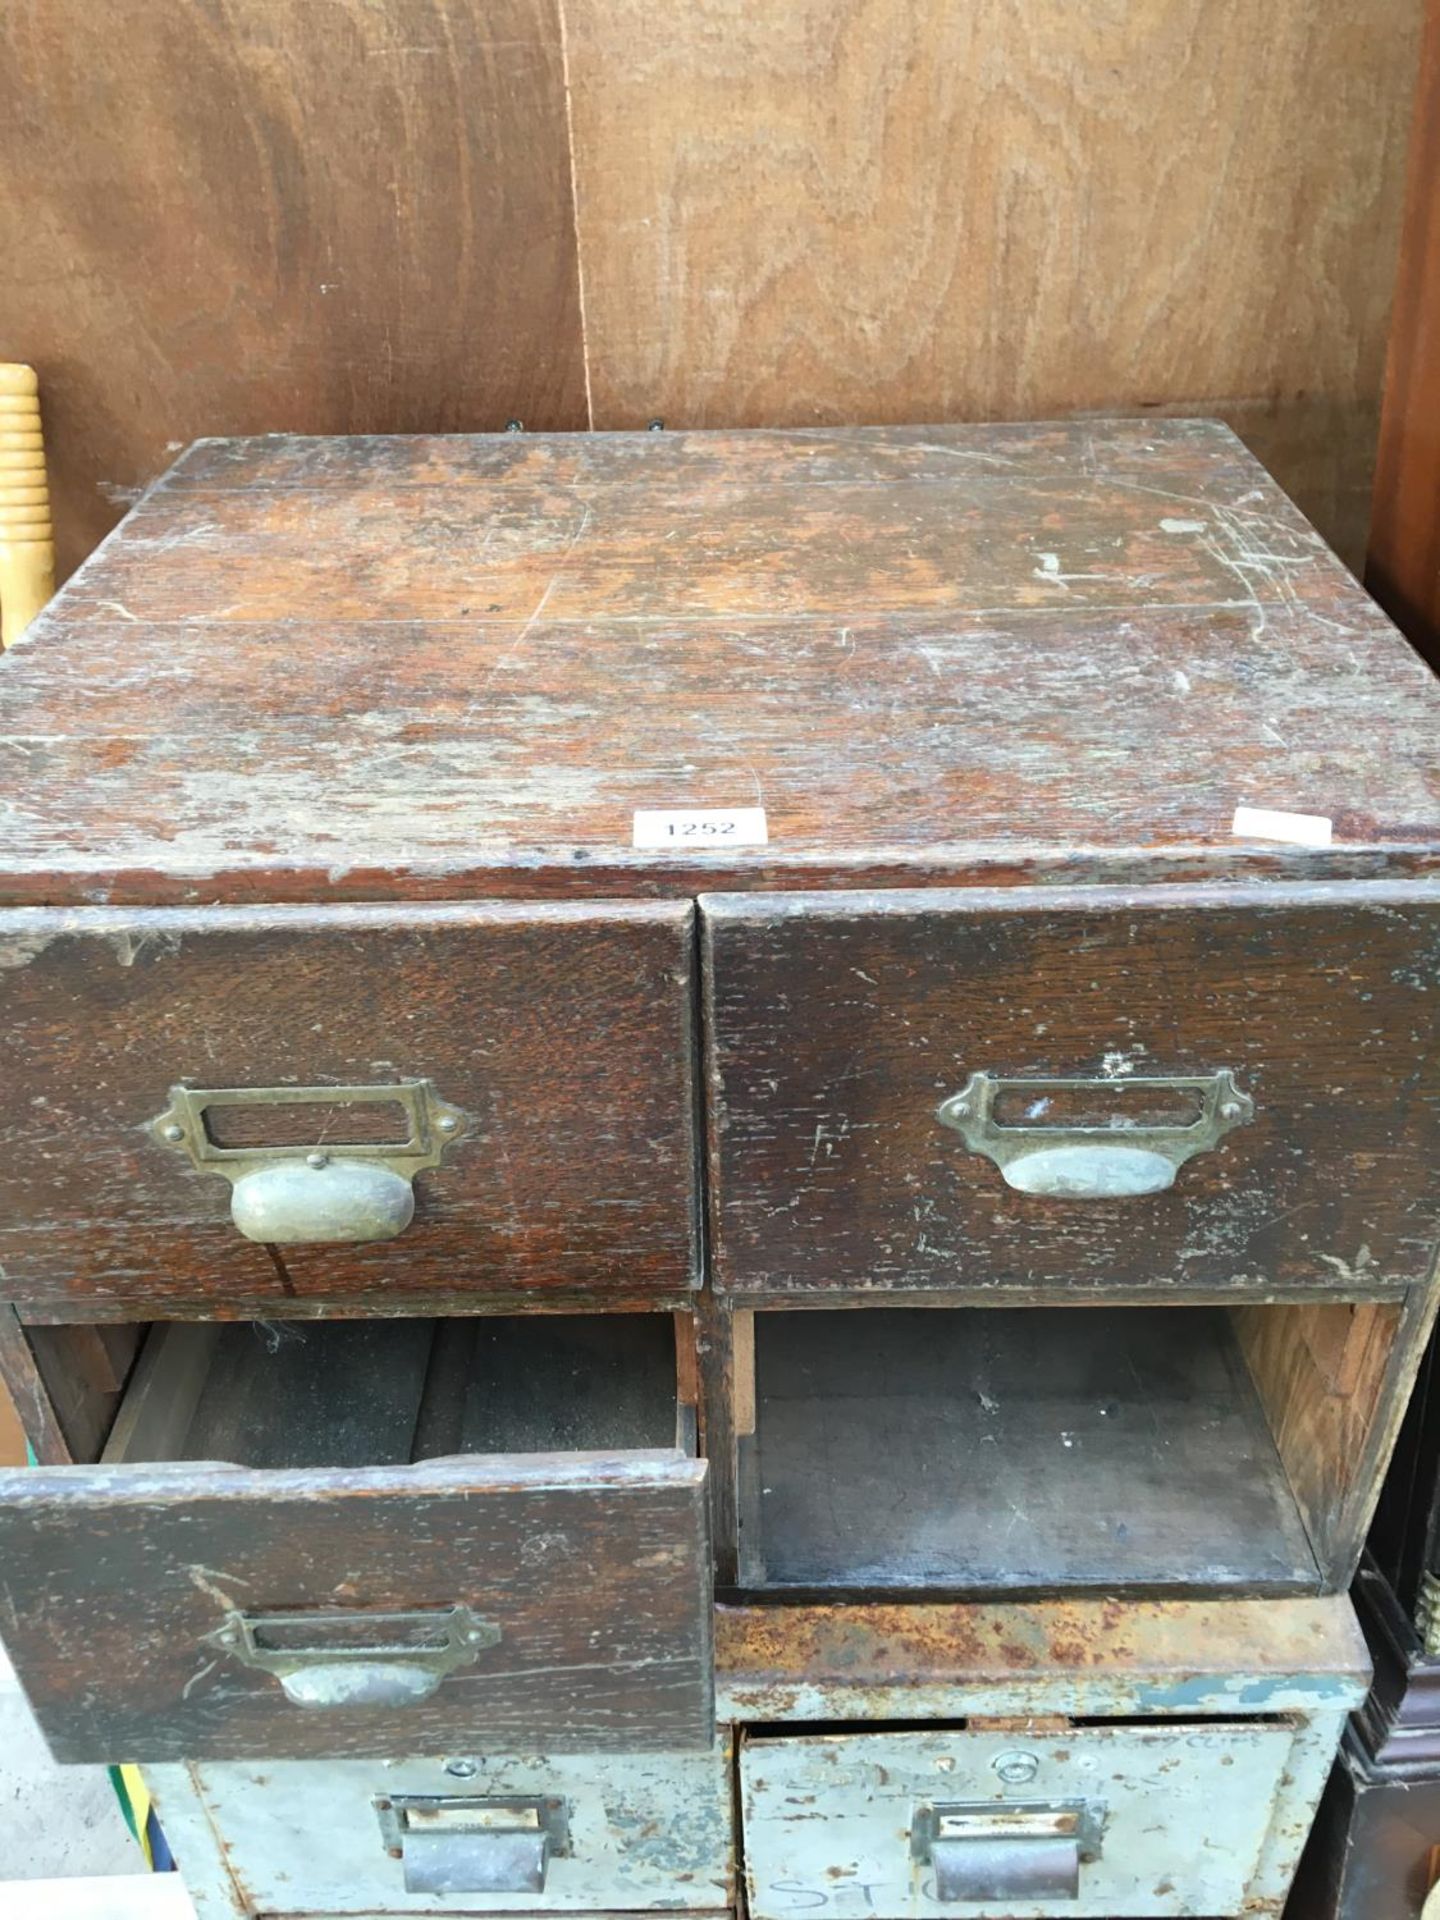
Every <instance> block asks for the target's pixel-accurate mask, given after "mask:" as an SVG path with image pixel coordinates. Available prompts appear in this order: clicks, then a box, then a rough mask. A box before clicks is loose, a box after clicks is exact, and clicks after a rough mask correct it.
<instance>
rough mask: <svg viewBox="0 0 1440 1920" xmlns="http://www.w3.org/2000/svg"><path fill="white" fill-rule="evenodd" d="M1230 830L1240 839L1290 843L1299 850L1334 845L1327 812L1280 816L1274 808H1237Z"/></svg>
mask: <svg viewBox="0 0 1440 1920" xmlns="http://www.w3.org/2000/svg"><path fill="white" fill-rule="evenodd" d="M1230 831H1231V832H1232V833H1233V834H1234V835H1235V837H1236V839H1237V840H1288V841H1289V842H1290V844H1291V845H1292V846H1297V847H1328V846H1329V845H1330V821H1329V819H1328V817H1327V816H1326V815H1325V814H1323V813H1277V812H1276V811H1275V810H1274V808H1272V807H1236V809H1235V818H1234V820H1233V821H1232V822H1231V824H1230Z"/></svg>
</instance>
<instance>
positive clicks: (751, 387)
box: [565, 0, 1419, 561]
mask: <svg viewBox="0 0 1440 1920" xmlns="http://www.w3.org/2000/svg"><path fill="white" fill-rule="evenodd" d="M565 12H566V18H567V21H568V24H569V49H568V53H569V73H570V81H571V97H572V114H573V125H574V142H575V175H576V192H577V208H578V219H579V229H580V252H581V273H582V280H583V285H584V304H585V315H586V325H587V338H588V346H589V358H590V380H591V388H592V392H593V396H594V407H595V416H596V422H597V424H599V425H601V426H612V427H613V426H641V425H643V424H644V423H645V421H646V420H647V419H648V418H650V417H652V416H656V415H659V416H662V417H664V418H665V419H666V421H667V422H668V423H669V424H670V425H672V426H677V427H686V426H714V425H756V426H759V425H765V426H768V425H776V424H786V423H790V424H795V425H808V424H812V423H819V422H839V421H846V420H860V419H865V420H916V419H926V420H936V419H957V418H959V419H986V418H1007V417H1025V416H1035V415H1044V414H1047V413H1052V412H1058V411H1064V410H1066V409H1069V408H1096V407H1103V408H1107V409H1123V408H1126V407H1131V408H1133V407H1138V406H1155V405H1157V404H1163V403H1171V402H1183V403H1185V404H1186V405H1187V406H1188V407H1189V409H1190V410H1191V411H1194V412H1206V413H1222V414H1227V415H1228V416H1231V417H1233V418H1234V420H1235V423H1236V424H1237V425H1239V426H1241V427H1242V428H1243V429H1246V430H1249V429H1250V428H1251V427H1256V428H1258V431H1259V432H1260V433H1261V434H1262V435H1263V436H1264V439H1265V442H1266V448H1267V451H1268V452H1269V453H1270V454H1271V455H1272V457H1274V456H1275V455H1277V454H1281V455H1283V456H1284V464H1282V465H1281V466H1280V467H1279V468H1278V471H1279V472H1280V477H1281V478H1282V480H1284V481H1285V482H1286V484H1287V485H1292V486H1295V487H1297V488H1298V489H1299V490H1300V492H1301V497H1302V499H1303V500H1304V502H1305V504H1306V505H1307V506H1310V507H1314V508H1318V509H1320V510H1321V511H1323V512H1325V513H1326V515H1327V517H1326V518H1325V519H1322V521H1321V525H1322V527H1323V528H1324V530H1325V531H1326V532H1327V534H1330V535H1331V536H1332V537H1335V536H1338V537H1339V538H1340V539H1341V540H1342V541H1343V542H1344V544H1345V546H1346V549H1347V553H1348V555H1349V557H1350V558H1351V559H1352V561H1355V560H1358V557H1359V554H1360V552H1361V550H1362V548H1363V533H1364V520H1365V497H1366V494H1367V491H1368V480H1369V472H1370V465H1371V459H1372V455H1373V449H1374V436H1375V421H1376V408H1377V402H1378V395H1379V388H1380V379H1381V368H1382V362H1383V356H1384V351H1385V325H1386V316H1387V313H1388V311H1389V302H1390V289H1391V284H1392V279H1393V273H1394V262H1395V246H1396V231H1397V227H1398V223H1399V215H1400V201H1401V192H1402V176H1403V171H1404V156H1405V135H1406V127H1407V120H1408V113H1409V100H1410V87H1411V72H1412V62H1413V60H1414V57H1415V45H1416V30H1417V26H1418V16H1419V4H1418V0H1364V4H1363V5H1359V6H1349V7H1347V6H1344V5H1342V4H1340V3H1339V0H1329V4H1324V5H1320V6H1315V5H1312V4H1308V3H1307V0H1282V4H1278V5H1274V4H1272V5H1270V6H1268V7H1266V8H1264V9H1262V10H1257V9H1255V8H1252V7H1248V6H1246V5H1245V4H1244V0H1223V3H1222V4H1204V0H1184V3H1183V4H1180V5H1175V4H1173V3H1171V0H1125V3H1124V4H1120V5H1116V6H1112V7H1109V8H1106V9H1105V10H1104V11H1103V13H1097V12H1094V11H1093V10H1092V11H1090V12H1088V13H1087V14H1086V16H1085V17H1084V19H1083V20H1077V18H1076V14H1075V10H1074V9H1073V8H1072V7H1068V6H1065V5H1063V4H1061V3H1060V0H985V4H981V5H976V6H971V7H965V8H961V9H957V8H955V7H953V6H949V5H946V4H944V0H926V3H925V4H923V5H920V6H916V5H913V4H911V3H910V0H840V4H836V0H804V3H803V4H798V5H792V6H790V7H787V8H785V9H784V10H783V12H781V13H778V14H777V13H776V12H775V11H774V10H773V9H764V8H761V9H751V8H745V7H741V6H737V5H736V4H735V3H734V0H701V3H700V4H697V5H692V6H688V7H686V8H685V9H684V12H683V15H682V16H681V17H680V18H678V19H675V20H673V21H671V22H669V24H668V28H667V31H666V32H665V33H664V34H657V33H655V32H654V29H653V19H652V16H651V13H650V12H649V10H648V9H647V8H646V7H645V5H644V4H643V0H567V4H566V8H565ZM1257 416H1258V418H1257ZM1327 442H1328V445H1327ZM1337 443H1338V457H1337V454H1336V452H1334V451H1332V449H1335V448H1336V446H1337ZM1337 466H1338V469H1339V471H1338V472H1336V471H1335V468H1336V467H1337Z"/></svg>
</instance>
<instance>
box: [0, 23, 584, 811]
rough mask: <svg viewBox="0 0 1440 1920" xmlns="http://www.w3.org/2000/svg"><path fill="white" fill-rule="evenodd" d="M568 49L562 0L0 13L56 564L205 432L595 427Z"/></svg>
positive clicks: (4, 182) (6, 204)
mask: <svg viewBox="0 0 1440 1920" xmlns="http://www.w3.org/2000/svg"><path fill="white" fill-rule="evenodd" d="M563 65H564V60H563V50H562V47H561V35H560V24H559V17H558V9H557V6H556V4H555V0H384V4H383V5H376V4H373V3H372V0H326V4H325V5H323V6H322V5H317V4H316V3H315V0H206V4H204V5H197V4H193V0H106V4H105V5H104V6H99V7H97V6H94V5H91V4H89V0H16V3H15V4H13V5H8V6H6V7H5V8H4V10H3V13H0V254H3V257H4V259H5V261H6V272H5V281H4V292H3V297H0V341H3V351H4V353H5V355H6V357H8V358H10V359H28V360H32V361H33V362H34V363H35V365H36V366H37V367H38V369H39V372H40V379H41V391H42V395H43V400H44V408H45V420H46V428H47V440H48V450H49V458H50V479H51V488H52V493H53V496H54V499H55V525H56V533H57V537H58V540H59V546H60V556H61V562H62V569H63V570H64V571H67V572H68V571H69V569H70V568H72V567H73V566H74V565H76V563H77V562H78V561H79V560H81V559H82V558H83V557H84V556H85V554H86V553H88V552H89V551H90V549H91V548H92V547H93V546H94V544H95V542H96V541H97V540H98V539H99V538H100V536H101V535H102V534H104V533H106V532H108V531H109V529H110V528H111V527H112V526H113V525H114V523H115V521H116V520H117V519H118V518H119V516H120V514H121V512H122V511H123V510H124V507H125V506H126V505H127V504H128V503H129V502H130V501H131V500H133V498H134V497H135V495H136V493H137V492H138V490H139V489H140V488H142V487H143V486H145V485H146V484H148V483H149V482H150V481H152V480H153V479H154V478H155V477H156V475H157V474H158V473H160V472H161V471H162V470H163V468H164V467H165V466H166V465H167V464H168V461H169V458H170V455H171V452H172V451H173V449H174V448H175V447H176V446H177V445H183V444H184V443H185V442H186V441H188V440H190V439H193V438H194V437H195V436H196V435H198V434H206V433H264V432H270V431H275V430H285V431H292V432H294V431H300V432H311V433H346V432H396V433H413V432H435V431H449V430H454V429H467V430H474V429H499V428H501V427H503V426H504V425H505V422H506V421H507V419H510V418H513V417H518V418H520V419H522V420H524V421H525V422H526V423H527V424H528V425H529V426H531V427H558V428H563V427H583V426H584V425H585V424H586V419H587V406H586V394H585V372H584V359H583V351H582V344H581V329H580V307H579V289H578V277H577V268H576V256H575V233H574V215H573V210H572V206H571V183H570V151H569V137H568V131H567V124H566V112H565V95H564V74H563ZM7 784H8V783H7Z"/></svg>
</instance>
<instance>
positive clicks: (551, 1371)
mask: <svg viewBox="0 0 1440 1920" xmlns="http://www.w3.org/2000/svg"><path fill="white" fill-rule="evenodd" d="M675 1317H676V1318H678V1317H679V1316H675ZM671 1319H672V1316H670V1315H669V1314H663V1313H652V1314H640V1313H631V1314H603V1313H596V1314H576V1315H564V1316H561V1315H556V1314H536V1315H527V1316H519V1317H514V1318H510V1317H505V1318H481V1319H457V1320H440V1321H432V1320H396V1319H373V1320H359V1321H348V1322H347V1321H328V1322H327V1321H319V1322H291V1321H281V1320H261V1321H256V1322H254V1323H247V1324H244V1325H235V1324H230V1325H226V1326H215V1325H198V1326H196V1325H187V1324H184V1323H176V1324H173V1325H168V1326H164V1327H160V1328H157V1329H156V1330H155V1333H154V1335H153V1336H152V1340H151V1344H150V1347H149V1349H147V1355H146V1362H145V1365H144V1366H143V1368H142V1369H141V1372H140V1374H139V1375H137V1378H136V1381H135V1387H134V1391H133V1392H132V1393H131V1394H129V1395H127V1397H126V1402H125V1406H124V1408H123V1410H122V1412H121V1415H120V1418H119V1419H118V1420H117V1421H116V1423H115V1429H114V1432H113V1433H112V1434H111V1438H110V1444H109V1445H108V1446H107V1448H106V1450H105V1454H104V1459H105V1460H106V1462H107V1463H110V1464H114V1465H126V1466H134V1465H135V1464H137V1463H139V1462H154V1461H159V1460H206V1461H214V1460H223V1461H226V1462H228V1463H230V1464H233V1465H237V1466H244V1467H265V1468H278V1467H372V1466H398V1465H403V1464H404V1463H405V1462H407V1461H411V1460H423V1459H427V1458H434V1457H442V1456H444V1455H445V1454H451V1453H557V1452H566V1453H569V1452H600V1453H604V1452H613V1451H615V1450H617V1449H621V1448H631V1449H640V1450H644V1449H647V1448H649V1449H654V1448H660V1447H665V1448H668V1447H670V1446H671V1445H672V1444H673V1443H674V1440H675V1424H676V1421H675V1415H676V1370H675V1342H674V1335H673V1330H672V1326H671Z"/></svg>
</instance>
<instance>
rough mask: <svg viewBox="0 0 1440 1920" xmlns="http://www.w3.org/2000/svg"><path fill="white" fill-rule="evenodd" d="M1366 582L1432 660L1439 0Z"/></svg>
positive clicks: (1439, 652)
mask: <svg viewBox="0 0 1440 1920" xmlns="http://www.w3.org/2000/svg"><path fill="white" fill-rule="evenodd" d="M1367 561H1368V564H1367V568H1366V575H1365V584H1366V585H1367V586H1368V587H1369V589H1370V591H1371V592H1372V593H1373V594H1374V595H1375V598H1376V599H1377V600H1378V601H1379V602H1380V604H1381V606H1382V607H1384V609H1385V611H1386V612H1387V613H1388V614H1389V615H1390V617H1391V618H1392V619H1393V620H1395V621H1396V622H1397V623H1398V624H1399V626H1400V627H1401V629H1402V630H1403V631H1404V633H1405V634H1406V635H1407V636H1408V638H1409V639H1410V640H1411V641H1412V642H1413V643H1414V645H1415V646H1417V647H1418V648H1419V649H1420V651H1421V652H1422V653H1423V654H1424V655H1425V656H1426V658H1427V659H1428V660H1429V661H1430V663H1431V665H1432V666H1440V0H1430V4H1429V6H1428V7H1427V9H1426V21H1425V37H1424V44H1423V50H1422V58H1421V66H1420V85H1419V89H1418V92H1417V94H1416V100H1415V116H1414V123H1413V126H1412V130H1411V136H1410V166H1409V179H1408V185H1407V188H1406V195H1405V217H1404V223H1403V227H1402V240H1401V260H1400V271H1399V277H1398V280H1397V284H1396V287H1395V317H1394V324H1393V327H1392V329H1391V334H1390V356H1389V364H1388V366H1387V369H1386V376H1385V409H1384V414H1383V416H1382V421H1381V429H1380V452H1379V459H1378V464H1377V471H1376V476H1375V512H1374V516H1373V519H1372V522H1371V527H1370V550H1369V554H1368V556H1367Z"/></svg>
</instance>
